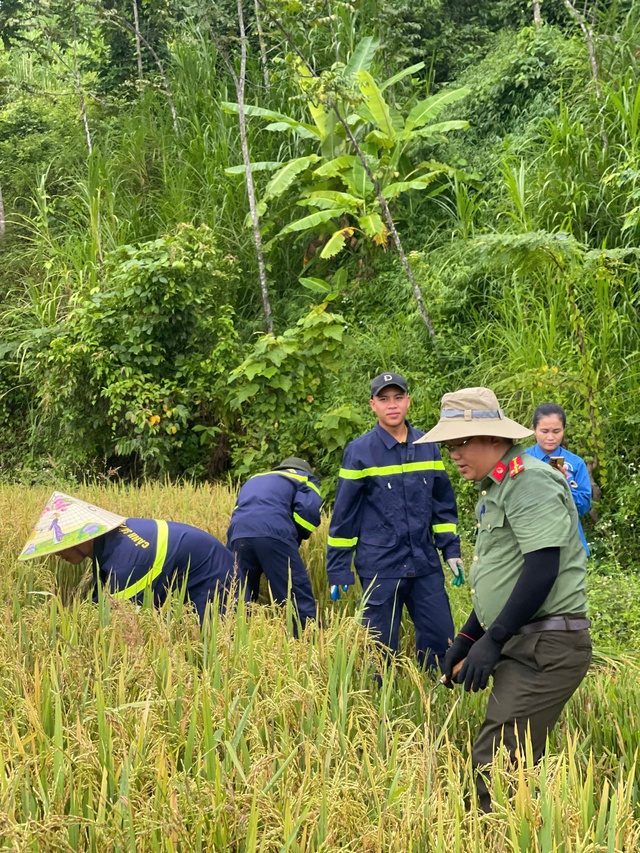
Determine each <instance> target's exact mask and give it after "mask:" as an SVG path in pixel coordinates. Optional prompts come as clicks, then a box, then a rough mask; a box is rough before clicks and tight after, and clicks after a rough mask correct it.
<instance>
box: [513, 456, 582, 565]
mask: <svg viewBox="0 0 640 853" xmlns="http://www.w3.org/2000/svg"><path fill="white" fill-rule="evenodd" d="M525 453H528V454H529V456H533V457H534V459H540V460H541V461H542V462H549V457H550V456H563V457H564V464H565V465H566V466H567V469H568V472H569V473H568V476H567V482H568V483H569V486H570V488H571V494H572V495H573V500H574V502H575V505H576V509H577V510H578V515H585V514H586V513H587V512H589V510H590V509H591V479H590V478H589V472H588V470H587V466H586V465H585V462H584V459H581V458H580V456H578V455H577V454H576V453H572V452H571V451H570V450H566V449H565V448H564V447H562V446H560V447H557V448H556V449H555V450H554V451H553V453H552V454H550V453H545V451H544V450H543V449H542V448H541V447H540V445H539V444H534V445H533V447H528V448H527V449H526V451H525ZM578 532H579V533H580V540H581V542H582V544H583V546H584V550H585V551H586V552H587V556H588V555H589V554H590V553H591V551H590V550H589V546H588V544H587V540H586V538H585V535H584V531H583V529H582V525H581V524H580V522H579V521H578Z"/></svg>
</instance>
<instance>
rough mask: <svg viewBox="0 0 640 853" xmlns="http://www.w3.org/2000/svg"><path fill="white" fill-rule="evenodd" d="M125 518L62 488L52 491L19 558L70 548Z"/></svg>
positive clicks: (28, 558) (93, 537)
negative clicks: (61, 490)
mask: <svg viewBox="0 0 640 853" xmlns="http://www.w3.org/2000/svg"><path fill="white" fill-rule="evenodd" d="M125 521H126V518H124V517H123V516H122V515H115V513H113V512H107V510H106V509H100V508H99V507H97V506H93V504H88V503H86V502H85V501H81V500H78V498H72V497H71V496H70V495H65V494H63V493H62V492H54V493H53V494H52V495H51V497H50V498H49V500H48V501H47V503H46V505H45V508H44V509H43V510H42V513H41V514H40V518H39V519H38V520H37V521H36V523H35V525H34V527H33V530H32V531H31V536H30V537H29V538H28V539H27V541H26V543H25V546H24V548H23V549H22V553H21V554H20V556H19V557H18V559H19V560H30V559H31V558H32V557H46V556H47V554H55V553H56V552H57V551H63V550H64V549H65V548H73V546H74V545H78V544H80V543H81V542H88V541H89V540H90V539H95V538H96V536H102V534H103V533H108V531H109V530H113V529H114V528H116V527H119V526H120V525H121V524H123V523H124V522H125Z"/></svg>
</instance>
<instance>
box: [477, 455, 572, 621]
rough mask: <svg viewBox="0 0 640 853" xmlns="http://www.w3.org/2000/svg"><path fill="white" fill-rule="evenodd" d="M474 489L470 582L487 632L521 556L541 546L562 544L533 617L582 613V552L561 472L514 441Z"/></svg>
mask: <svg viewBox="0 0 640 853" xmlns="http://www.w3.org/2000/svg"><path fill="white" fill-rule="evenodd" d="M517 457H519V458H517ZM510 463H511V465H510ZM478 489H479V492H480V494H479V497H478V503H477V505H476V520H477V528H478V535H477V539H476V547H475V553H474V556H473V562H472V565H471V570H470V572H469V583H470V587H471V598H472V600H473V608H474V610H475V613H476V616H477V617H478V620H479V621H480V624H481V625H482V627H483V628H484V629H485V630H486V629H487V628H488V627H489V626H490V625H491V623H492V622H493V621H494V620H495V618H496V617H497V616H498V614H499V613H500V611H501V610H502V608H503V607H504V606H505V604H506V602H507V599H508V598H509V596H510V595H511V592H512V590H513V588H514V586H515V584H516V581H517V580H518V578H519V577H520V573H521V572H522V568H523V565H524V555H525V554H528V553H529V552H531V551H538V550H540V549H541V548H557V547H559V548H560V571H559V573H558V577H557V579H556V581H555V583H554V585H553V587H552V588H551V592H550V593H549V595H548V596H547V598H546V600H545V602H544V604H543V605H542V607H541V608H540V610H539V611H538V612H537V613H536V614H535V615H534V617H533V618H534V619H538V618H541V617H543V616H553V615H558V614H576V613H579V614H584V613H586V611H587V596H586V590H585V584H586V554H585V551H584V548H583V547H582V543H581V541H580V534H579V532H578V513H577V511H576V506H575V503H574V500H573V496H572V494H571V489H570V487H569V484H568V483H567V481H566V480H565V478H564V477H563V476H562V474H561V473H560V472H558V471H555V470H554V469H553V468H552V467H551V465H547V464H545V463H544V462H540V461H539V460H538V459H534V458H533V457H532V456H528V455H525V454H524V448H523V447H521V446H520V445H516V446H514V447H512V448H509V451H508V452H507V453H506V454H505V455H504V456H503V457H502V460H501V462H500V463H499V464H498V465H497V466H496V467H495V468H494V470H493V471H492V473H491V474H489V475H488V476H487V477H485V479H484V480H482V481H481V482H480V483H479V484H478Z"/></svg>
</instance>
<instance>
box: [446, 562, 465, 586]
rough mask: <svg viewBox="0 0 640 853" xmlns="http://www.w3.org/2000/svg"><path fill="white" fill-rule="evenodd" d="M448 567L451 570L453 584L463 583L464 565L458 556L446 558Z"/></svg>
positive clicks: (459, 584)
mask: <svg viewBox="0 0 640 853" xmlns="http://www.w3.org/2000/svg"><path fill="white" fill-rule="evenodd" d="M447 563H448V564H449V568H450V569H451V571H452V572H453V585H454V586H462V585H463V584H464V566H463V564H462V560H461V558H460V557H450V558H449V559H448V560H447Z"/></svg>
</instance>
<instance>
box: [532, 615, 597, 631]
mask: <svg viewBox="0 0 640 853" xmlns="http://www.w3.org/2000/svg"><path fill="white" fill-rule="evenodd" d="M590 625H591V619H587V618H586V616H547V617H546V619H538V621H537V622H529V624H528V625H523V626H522V628H520V630H519V631H518V634H536V633H537V632H538V631H583V630H584V629H585V628H589V627H590Z"/></svg>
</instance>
